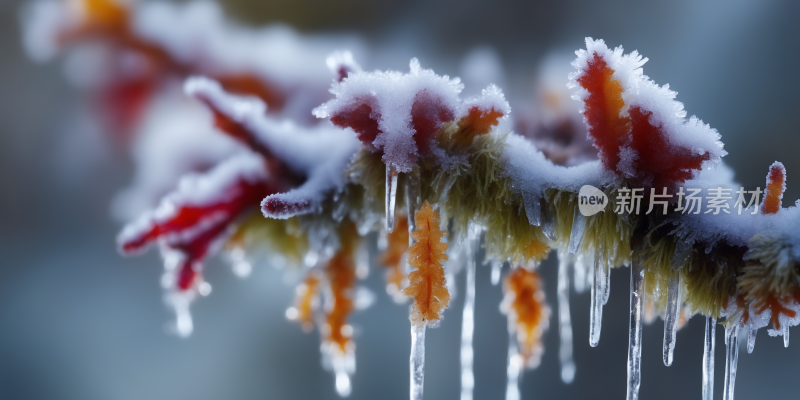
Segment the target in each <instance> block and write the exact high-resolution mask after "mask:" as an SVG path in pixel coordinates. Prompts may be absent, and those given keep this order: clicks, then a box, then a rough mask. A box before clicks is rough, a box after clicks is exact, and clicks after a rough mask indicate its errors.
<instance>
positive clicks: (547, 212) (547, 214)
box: [539, 199, 558, 240]
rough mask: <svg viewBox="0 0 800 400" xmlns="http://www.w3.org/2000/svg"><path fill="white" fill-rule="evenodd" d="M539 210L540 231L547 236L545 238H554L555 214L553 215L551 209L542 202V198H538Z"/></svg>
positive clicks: (556, 237)
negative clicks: (540, 218) (540, 219)
mask: <svg viewBox="0 0 800 400" xmlns="http://www.w3.org/2000/svg"><path fill="white" fill-rule="evenodd" d="M539 207H540V210H541V216H542V233H544V236H545V237H546V238H547V240H556V239H558V236H557V235H556V216H555V215H553V210H551V209H550V207H549V206H548V205H547V204H546V203H544V199H541V200H540V206H539Z"/></svg>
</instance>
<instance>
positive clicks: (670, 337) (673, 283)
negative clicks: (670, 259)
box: [664, 270, 681, 367]
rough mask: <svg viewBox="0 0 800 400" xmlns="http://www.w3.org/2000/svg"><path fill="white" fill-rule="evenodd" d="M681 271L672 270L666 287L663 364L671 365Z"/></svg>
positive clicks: (679, 306)
mask: <svg viewBox="0 0 800 400" xmlns="http://www.w3.org/2000/svg"><path fill="white" fill-rule="evenodd" d="M680 291H681V272H680V270H677V271H675V272H673V275H672V277H670V279H669V286H668V287H667V313H666V315H665V316H664V365H666V366H668V367H669V366H670V365H672V354H673V352H674V351H675V339H676V337H677V333H678V317H679V314H680V310H681V301H680V298H681V293H680Z"/></svg>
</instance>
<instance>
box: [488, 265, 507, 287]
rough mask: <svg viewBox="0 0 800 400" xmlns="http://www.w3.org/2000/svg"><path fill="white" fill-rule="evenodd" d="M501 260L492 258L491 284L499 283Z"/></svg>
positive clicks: (501, 268) (501, 267) (501, 269)
mask: <svg viewBox="0 0 800 400" xmlns="http://www.w3.org/2000/svg"><path fill="white" fill-rule="evenodd" d="M503 264H504V263H503V262H502V261H498V260H492V276H491V280H492V285H495V286H496V285H497V284H498V283H500V275H501V274H502V272H503Z"/></svg>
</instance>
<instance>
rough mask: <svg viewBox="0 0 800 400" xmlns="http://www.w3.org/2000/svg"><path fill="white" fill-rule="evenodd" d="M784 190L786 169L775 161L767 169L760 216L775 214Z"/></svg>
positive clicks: (779, 206)
mask: <svg viewBox="0 0 800 400" xmlns="http://www.w3.org/2000/svg"><path fill="white" fill-rule="evenodd" d="M784 190H786V168H785V167H784V166H783V164H782V163H780V162H778V161H775V162H774V163H772V165H770V167H769V174H768V175H767V187H766V188H765V189H764V202H763V203H761V214H776V213H777V212H778V210H780V209H781V199H782V198H783V191H784Z"/></svg>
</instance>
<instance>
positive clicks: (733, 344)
mask: <svg viewBox="0 0 800 400" xmlns="http://www.w3.org/2000/svg"><path fill="white" fill-rule="evenodd" d="M738 361H739V328H738V327H736V326H735V325H734V327H732V328H730V329H727V330H726V331H725V392H724V394H723V396H722V398H723V399H724V400H733V388H734V385H735V384H736V364H737V362H738Z"/></svg>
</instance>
